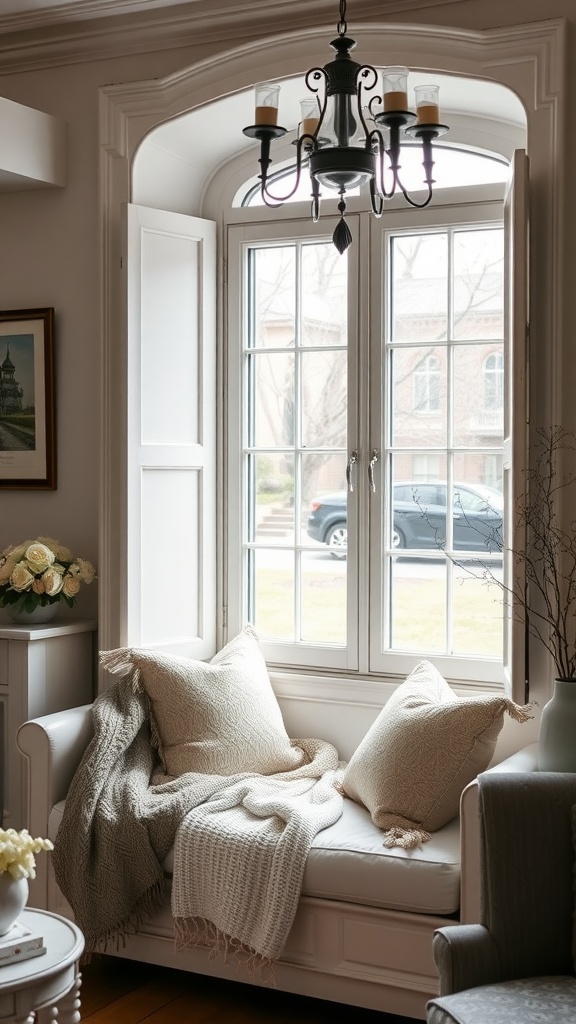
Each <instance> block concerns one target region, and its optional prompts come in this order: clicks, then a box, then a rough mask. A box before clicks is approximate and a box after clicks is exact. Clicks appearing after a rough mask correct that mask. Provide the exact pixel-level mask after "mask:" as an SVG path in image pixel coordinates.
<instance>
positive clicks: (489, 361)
mask: <svg viewBox="0 0 576 1024" xmlns="http://www.w3.org/2000/svg"><path fill="white" fill-rule="evenodd" d="M483 374H484V408H485V409H486V410H494V411H496V410H498V411H500V410H502V408H503V406H504V356H503V354H502V352H491V353H490V355H489V356H486V359H485V360H484V367H483Z"/></svg>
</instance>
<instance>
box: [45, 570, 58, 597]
mask: <svg viewBox="0 0 576 1024" xmlns="http://www.w3.org/2000/svg"><path fill="white" fill-rule="evenodd" d="M42 582H43V584H44V590H45V591H46V593H47V594H48V596H49V597H55V595H56V594H59V593H60V591H61V590H62V575H61V574H60V573H59V572H58V570H57V569H54V568H53V567H52V568H50V569H46V572H44V573H42Z"/></svg>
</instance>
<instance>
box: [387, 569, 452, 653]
mask: <svg viewBox="0 0 576 1024" xmlns="http://www.w3.org/2000/svg"><path fill="white" fill-rule="evenodd" d="M390 582H391V603H392V615H391V636H390V646H391V647H392V648H393V649H394V650H400V651H418V652H421V653H430V654H434V653H440V652H441V651H444V649H445V636H446V566H445V564H444V563H443V561H438V560H436V561H432V560H431V561H429V562H424V563H422V562H419V561H412V560H409V559H405V558H399V559H394V560H393V562H392V567H391V574H390Z"/></svg>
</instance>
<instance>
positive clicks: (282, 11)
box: [0, 0, 466, 75]
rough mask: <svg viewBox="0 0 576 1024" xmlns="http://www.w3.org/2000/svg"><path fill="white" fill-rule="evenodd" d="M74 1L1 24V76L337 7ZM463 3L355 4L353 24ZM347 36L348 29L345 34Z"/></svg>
mask: <svg viewBox="0 0 576 1024" xmlns="http://www.w3.org/2000/svg"><path fill="white" fill-rule="evenodd" d="M159 2H160V0H75V2H73V3H68V4H63V5H59V6H58V7H44V8H41V9H39V10H38V11H35V12H28V13H26V14H22V13H21V12H19V13H16V14H12V15H5V16H4V17H0V75H1V74H11V73H15V72H23V71H31V70H37V69H39V68H49V67H58V66H61V65H66V64H77V63H83V62H86V61H93V60H106V59H110V58H115V57H119V56H130V55H135V54H140V53H149V52H152V51H159V50H168V49H174V48H177V47H182V46H192V45H194V46H198V44H199V43H211V42H219V41H224V40H228V41H232V40H236V41H237V40H239V39H244V38H246V37H250V36H253V37H254V36H264V35H266V34H268V33H270V32H271V31H274V33H277V32H280V33H281V32H289V31H292V32H294V30H295V28H297V29H306V28H312V27H314V26H318V25H328V26H329V25H330V24H331V23H332V22H333V23H334V31H335V25H336V21H337V10H336V0H267V2H266V7H265V16H264V8H263V6H262V0H245V2H241V0H224V2H221V3H218V5H217V6H216V5H215V4H214V0H187V2H185V3H175V4H172V3H171V2H170V0H166V2H167V3H168V4H169V6H159ZM464 2H466V0H360V2H359V3H357V4H356V8H355V10H354V20H355V22H360V21H361V20H363V19H364V20H366V19H367V18H370V19H372V18H374V16H375V15H377V16H378V17H379V18H383V19H384V18H387V17H388V16H390V15H396V14H400V13H408V12H414V11H420V10H421V11H423V12H425V11H427V10H429V9H431V8H433V7H437V6H439V5H442V6H447V5H456V4H459V3H464ZM350 30H351V31H352V32H353V25H351V26H350Z"/></svg>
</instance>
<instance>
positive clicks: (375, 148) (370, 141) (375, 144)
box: [366, 128, 398, 217]
mask: <svg viewBox="0 0 576 1024" xmlns="http://www.w3.org/2000/svg"><path fill="white" fill-rule="evenodd" d="M366 148H367V149H371V150H372V152H373V153H374V156H375V157H376V184H375V186H374V183H373V182H372V181H371V182H370V195H372V193H373V192H374V195H375V196H378V197H379V198H380V199H381V200H384V199H392V196H393V195H394V192H395V191H396V185H397V184H398V176H397V173H396V174H394V177H393V181H392V188H391V189H390V191H389V192H388V191H387V190H386V186H385V184H384V156H385V155H386V154H387V150H386V144H385V142H384V136H383V135H382V132H381V131H380V129H379V128H373V129H372V131H371V132H369V133H368V136H367V138H366ZM372 210H373V212H374V213H375V214H376V216H377V217H379V216H380V214H381V212H382V211H380V213H376V207H375V205H374V202H372Z"/></svg>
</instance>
